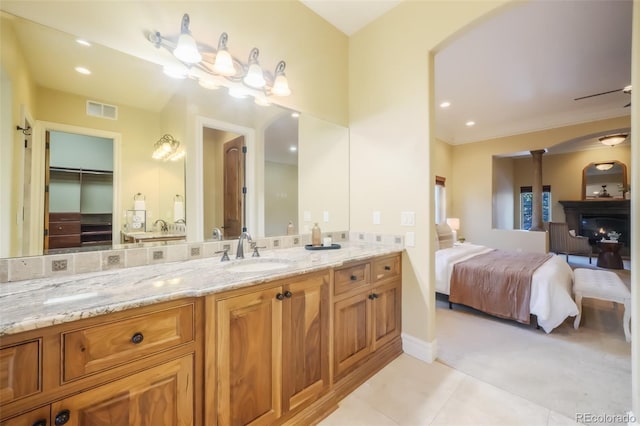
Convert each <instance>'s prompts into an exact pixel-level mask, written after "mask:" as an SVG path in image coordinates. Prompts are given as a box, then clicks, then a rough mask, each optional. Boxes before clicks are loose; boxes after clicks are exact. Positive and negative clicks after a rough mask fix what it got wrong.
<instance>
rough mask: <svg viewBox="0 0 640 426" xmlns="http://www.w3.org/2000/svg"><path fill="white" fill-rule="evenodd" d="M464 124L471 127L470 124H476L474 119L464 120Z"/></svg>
mask: <svg viewBox="0 0 640 426" xmlns="http://www.w3.org/2000/svg"><path fill="white" fill-rule="evenodd" d="M464 124H465V126H467V127H471V126H475V125H476V122H475V121H473V120H469V121H467V122H466V123H464Z"/></svg>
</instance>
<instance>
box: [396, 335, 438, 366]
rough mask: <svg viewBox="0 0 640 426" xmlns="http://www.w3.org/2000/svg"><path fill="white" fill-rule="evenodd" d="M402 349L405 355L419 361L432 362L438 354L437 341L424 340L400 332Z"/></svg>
mask: <svg viewBox="0 0 640 426" xmlns="http://www.w3.org/2000/svg"><path fill="white" fill-rule="evenodd" d="M401 337H402V350H403V351H404V353H406V354H407V355H411V356H412V357H414V358H418V359H419V360H421V361H424V362H428V363H432V362H433V361H435V360H436V357H437V356H438V341H437V340H433V341H432V342H425V341H424V340H420V339H418V338H417V337H413V336H410V335H408V334H406V333H402V335H401Z"/></svg>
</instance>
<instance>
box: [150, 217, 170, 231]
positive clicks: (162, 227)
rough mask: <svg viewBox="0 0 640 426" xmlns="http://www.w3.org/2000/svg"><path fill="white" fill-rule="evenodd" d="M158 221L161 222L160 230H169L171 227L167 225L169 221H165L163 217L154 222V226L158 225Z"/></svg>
mask: <svg viewBox="0 0 640 426" xmlns="http://www.w3.org/2000/svg"><path fill="white" fill-rule="evenodd" d="M158 223H160V230H161V231H162V232H167V231H169V227H168V226H167V222H165V221H164V220H162V219H158V220H156V221H155V222H153V226H156V225H157V224H158Z"/></svg>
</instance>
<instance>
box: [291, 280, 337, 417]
mask: <svg viewBox="0 0 640 426" xmlns="http://www.w3.org/2000/svg"><path fill="white" fill-rule="evenodd" d="M284 295H285V297H286V299H285V300H284V305H283V312H282V328H283V333H282V374H283V391H284V394H283V395H284V398H283V411H285V412H286V411H288V410H293V409H295V408H296V407H298V406H300V405H301V404H303V403H305V402H307V401H311V400H313V399H315V398H317V397H318V395H319V394H320V393H322V392H323V391H324V390H325V389H326V388H327V387H328V385H329V275H328V273H324V272H323V273H321V274H313V275H308V276H306V277H304V278H298V279H297V280H296V281H295V282H292V283H289V284H286V285H284Z"/></svg>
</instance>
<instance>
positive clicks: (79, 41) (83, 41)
mask: <svg viewBox="0 0 640 426" xmlns="http://www.w3.org/2000/svg"><path fill="white" fill-rule="evenodd" d="M76 43H78V44H81V45H83V46H87V47H89V46H91V43H89V42H88V41H87V40H85V39H82V38H77V39H76Z"/></svg>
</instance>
